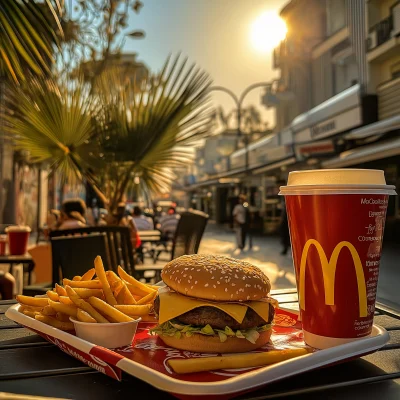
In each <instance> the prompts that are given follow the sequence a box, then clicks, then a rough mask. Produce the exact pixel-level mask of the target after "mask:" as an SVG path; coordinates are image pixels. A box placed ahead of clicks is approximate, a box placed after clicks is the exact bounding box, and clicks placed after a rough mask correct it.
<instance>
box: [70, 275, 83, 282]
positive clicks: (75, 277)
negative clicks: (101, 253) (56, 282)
mask: <svg viewBox="0 0 400 400" xmlns="http://www.w3.org/2000/svg"><path fill="white" fill-rule="evenodd" d="M72 280H73V281H80V280H82V277H81V276H79V275H76V276H74V277H73V278H72Z"/></svg>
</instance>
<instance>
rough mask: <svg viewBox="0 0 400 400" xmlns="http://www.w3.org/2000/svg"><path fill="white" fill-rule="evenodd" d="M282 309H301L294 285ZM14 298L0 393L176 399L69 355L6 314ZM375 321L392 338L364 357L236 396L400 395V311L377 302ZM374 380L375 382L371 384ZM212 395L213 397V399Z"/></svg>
mask: <svg viewBox="0 0 400 400" xmlns="http://www.w3.org/2000/svg"><path fill="white" fill-rule="evenodd" d="M272 295H273V296H274V297H275V298H276V299H278V300H279V303H280V304H281V306H282V307H286V308H292V309H293V308H297V293H296V291H295V290H294V289H288V290H279V291H273V292H272ZM14 303H15V302H14V301H3V302H0V391H2V392H11V393H19V394H30V395H41V396H52V397H61V398H68V399H78V400H79V399H89V398H93V399H108V400H110V399H117V398H118V399H119V398H121V399H128V398H133V397H137V396H138V395H142V396H143V395H145V396H147V397H146V398H149V399H159V398H163V399H164V398H165V399H173V398H174V397H172V396H171V395H169V394H168V393H164V392H161V391H159V390H157V389H155V388H153V387H152V386H150V385H148V384H146V383H144V382H142V381H140V380H138V379H136V378H134V377H132V376H130V375H127V374H123V378H122V382H118V381H115V380H113V379H111V378H108V377H107V376H105V375H103V374H101V373H100V372H97V371H96V370H93V369H91V368H89V367H87V366H86V365H84V364H82V363H81V362H79V361H77V360H76V359H74V358H72V357H70V356H68V355H66V354H65V353H63V352H62V351H61V350H59V349H58V347H56V346H55V345H53V344H51V343H48V342H46V341H44V339H42V338H41V337H40V336H38V335H36V334H34V333H33V332H31V331H29V330H28V329H25V328H23V327H22V326H19V325H18V324H16V323H14V322H12V321H10V320H8V319H7V318H6V317H5V316H4V313H5V311H6V310H7V308H8V307H10V306H11V305H12V304H14ZM375 323H376V324H379V325H381V326H383V327H384V328H386V329H387V330H388V331H389V334H390V337H391V339H390V342H389V343H387V344H386V345H385V346H384V347H383V348H382V349H381V350H379V351H378V352H376V353H373V354H370V355H366V356H364V357H361V358H360V359H354V360H351V361H347V362H343V363H341V364H337V365H334V366H330V367H325V368H321V369H318V370H315V371H311V372H306V373H303V374H300V375H297V376H294V377H291V378H287V379H285V380H282V381H279V382H276V383H273V384H270V385H268V386H265V387H263V388H261V389H258V390H256V391H253V392H250V393H247V394H245V395H242V396H240V397H238V399H253V400H255V399H274V398H286V396H289V395H291V396H293V397H290V398H293V399H307V400H309V399H321V398H323V399H333V398H340V399H363V400H365V399H371V398H376V399H385V400H392V399H393V400H394V399H396V400H398V399H399V398H400V314H398V313H396V312H395V311H394V310H390V309H388V308H387V307H385V306H384V305H381V304H377V308H376V315H375ZM367 383H370V384H372V383H374V385H367ZM210 399H211V398H210Z"/></svg>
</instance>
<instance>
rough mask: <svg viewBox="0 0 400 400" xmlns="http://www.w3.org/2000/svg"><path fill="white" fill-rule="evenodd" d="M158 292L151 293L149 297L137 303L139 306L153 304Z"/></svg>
mask: <svg viewBox="0 0 400 400" xmlns="http://www.w3.org/2000/svg"><path fill="white" fill-rule="evenodd" d="M156 296H157V292H153V293H149V294H148V295H147V296H144V297H142V298H141V299H140V300H139V301H137V304H139V305H140V304H146V303H152V302H153V300H154V299H155V298H156Z"/></svg>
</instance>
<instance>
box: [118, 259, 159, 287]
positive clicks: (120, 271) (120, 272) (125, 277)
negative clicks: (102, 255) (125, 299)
mask: <svg viewBox="0 0 400 400" xmlns="http://www.w3.org/2000/svg"><path fill="white" fill-rule="evenodd" d="M118 275H119V276H120V277H121V278H122V279H123V280H124V281H126V282H129V283H130V284H131V285H133V286H135V287H137V288H138V289H141V291H142V292H145V294H148V293H152V292H154V289H152V288H150V287H148V286H147V285H146V284H144V283H142V282H139V281H138V280H136V279H135V278H134V277H133V276H130V275H129V274H128V273H127V272H125V271H124V270H123V269H122V268H121V266H119V265H118ZM132 294H133V293H132Z"/></svg>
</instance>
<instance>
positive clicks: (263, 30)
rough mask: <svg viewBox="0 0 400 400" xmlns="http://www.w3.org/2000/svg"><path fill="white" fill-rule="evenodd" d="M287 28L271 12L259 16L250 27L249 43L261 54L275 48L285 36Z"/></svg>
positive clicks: (280, 19) (281, 20)
mask: <svg viewBox="0 0 400 400" xmlns="http://www.w3.org/2000/svg"><path fill="white" fill-rule="evenodd" d="M286 33H287V28H286V24H285V22H284V21H283V19H282V18H280V17H279V16H278V15H277V14H274V13H273V12H265V13H263V14H261V15H260V16H259V17H258V18H257V19H256V20H255V21H254V22H253V24H252V25H251V36H250V37H251V42H252V45H253V47H254V48H255V49H256V50H257V51H259V52H262V53H265V52H267V51H270V50H272V49H273V48H275V47H276V46H277V45H278V44H279V42H280V41H281V40H283V39H284V38H285V36H286Z"/></svg>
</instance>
